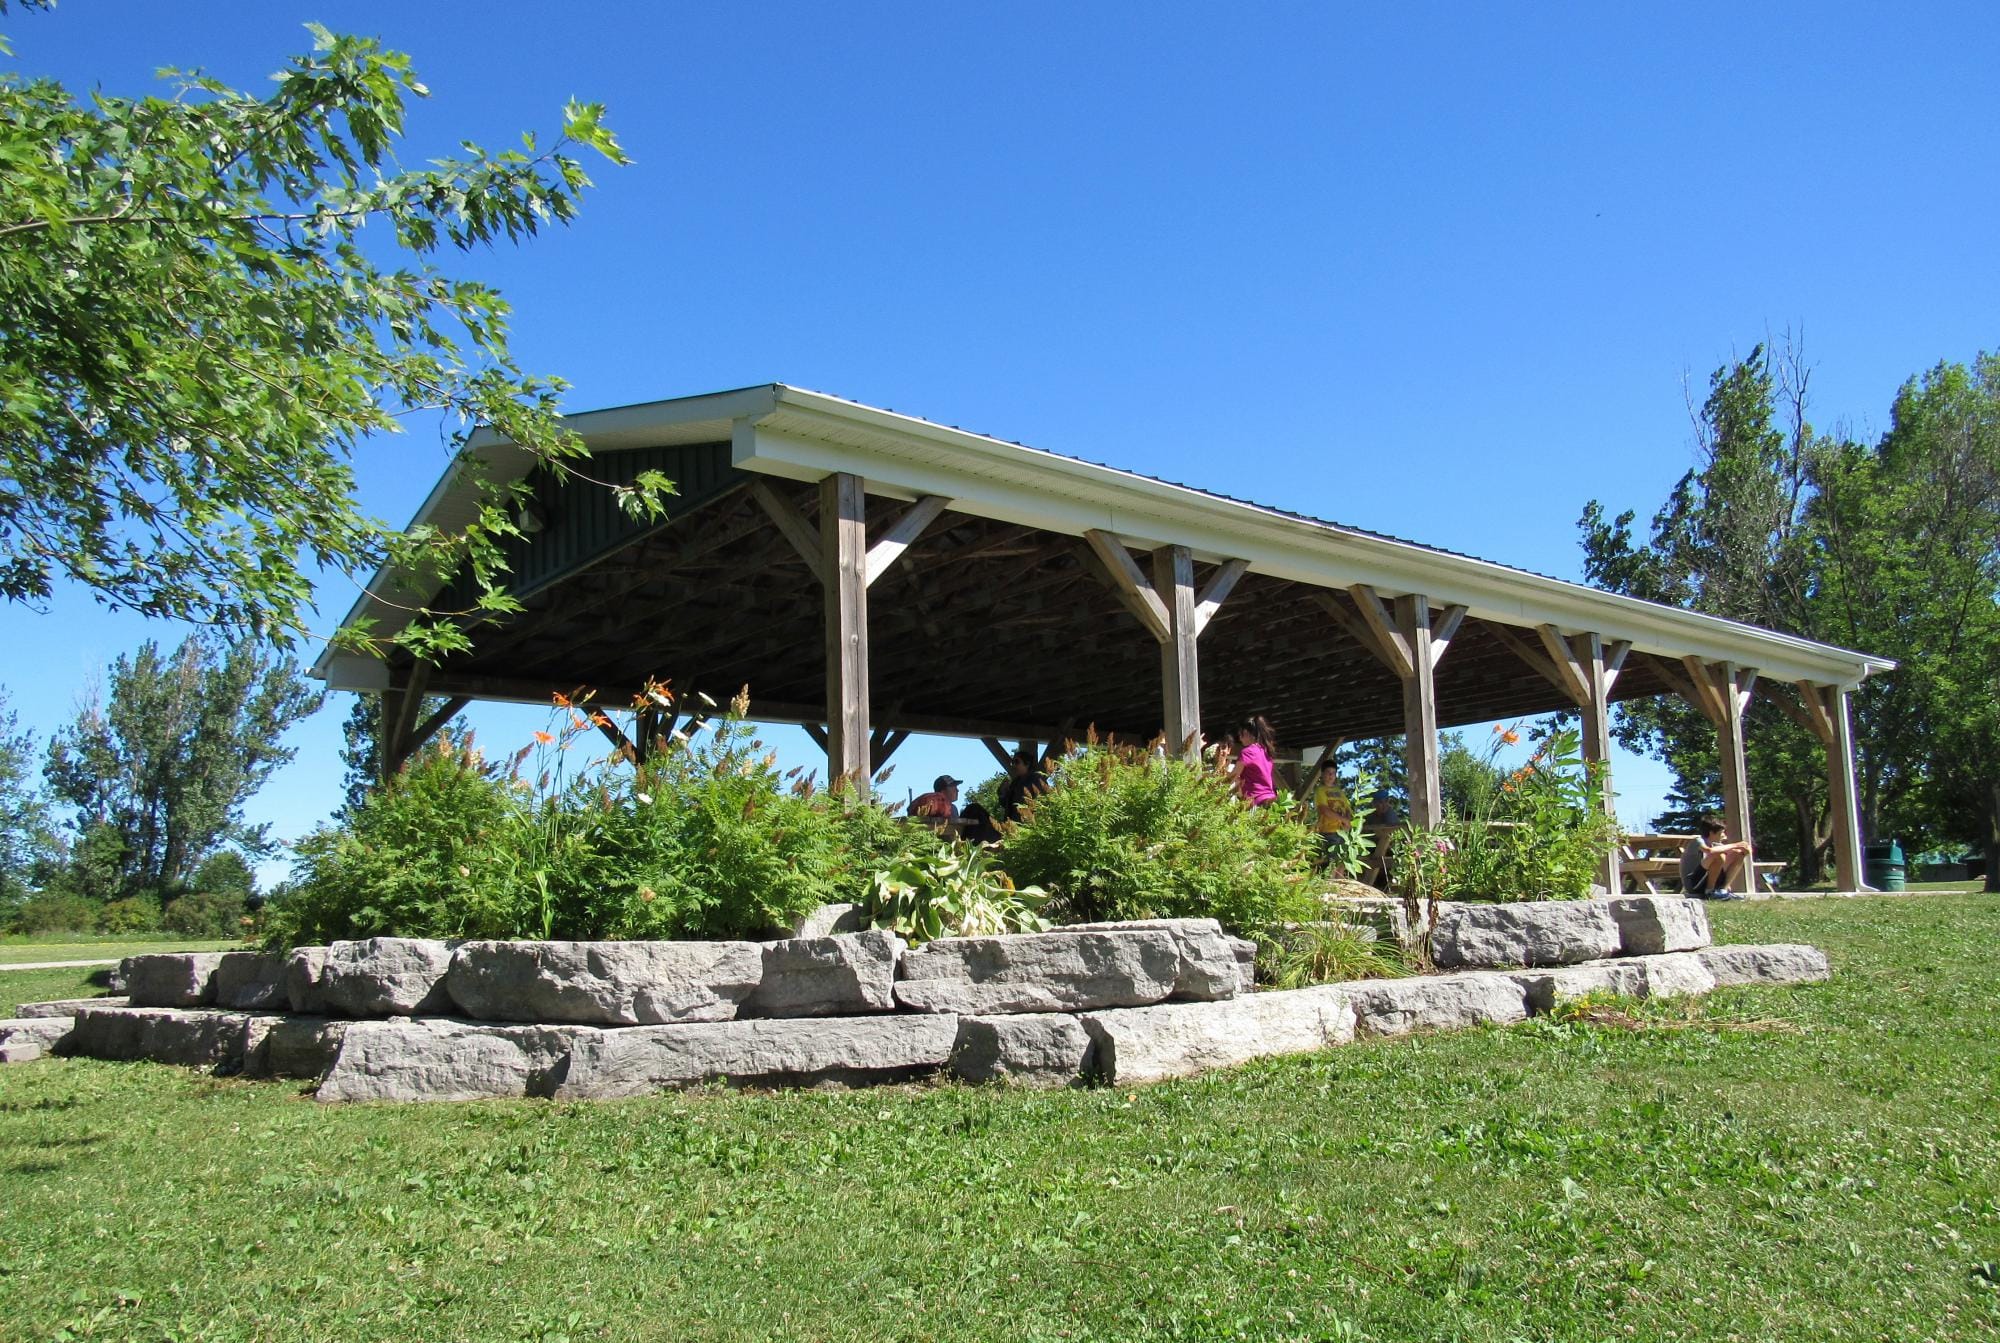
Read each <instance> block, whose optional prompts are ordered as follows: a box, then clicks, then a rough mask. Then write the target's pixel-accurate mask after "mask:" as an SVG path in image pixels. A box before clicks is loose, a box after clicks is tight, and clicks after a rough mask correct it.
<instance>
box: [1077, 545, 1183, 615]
mask: <svg viewBox="0 0 2000 1343" xmlns="http://www.w3.org/2000/svg"><path fill="white" fill-rule="evenodd" d="M1083 539H1084V542H1085V543H1086V544H1087V545H1088V546H1089V547H1090V550H1089V553H1090V554H1091V555H1094V556H1095V557H1096V558H1097V566H1098V568H1099V572H1100V573H1101V575H1102V577H1103V578H1104V580H1105V582H1106V583H1107V584H1109V585H1110V588H1111V590H1112V591H1113V592H1115V593H1117V594H1118V600H1120V601H1122V602H1124V603H1125V609H1126V610H1128V611H1130V612H1131V613H1132V614H1133V616H1134V617H1135V618H1136V619H1137V620H1138V622H1139V623H1140V624H1141V625H1144V626H1145V627H1146V630H1147V632H1148V633H1150V634H1151V635H1152V636H1153V637H1154V638H1155V639H1158V640H1159V641H1160V642H1161V643H1165V642H1167V640H1168V638H1169V637H1170V630H1169V626H1168V623H1167V607H1166V603H1165V602H1163V601H1161V600H1160V594H1159V593H1157V592H1155V591H1154V590H1153V585H1152V584H1151V583H1150V582H1148V581H1147V579H1146V575H1145V574H1143V573H1141V572H1140V571H1139V562H1138V561H1137V560H1135V559H1133V558H1132V552H1131V551H1129V550H1127V549H1125V545H1124V543H1123V542H1122V541H1120V540H1119V539H1118V538H1117V537H1115V536H1113V535H1111V533H1109V532H1101V531H1095V530H1093V531H1087V532H1085V533H1084V534H1083Z"/></svg>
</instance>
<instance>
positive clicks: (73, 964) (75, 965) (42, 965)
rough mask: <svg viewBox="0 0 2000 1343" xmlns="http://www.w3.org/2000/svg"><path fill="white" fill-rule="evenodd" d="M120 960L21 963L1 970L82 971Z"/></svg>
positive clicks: (6, 966) (3, 966)
mask: <svg viewBox="0 0 2000 1343" xmlns="http://www.w3.org/2000/svg"><path fill="white" fill-rule="evenodd" d="M116 964H118V958H117V957H115V956H114V957H112V958H111V959H110V960H104V961H19V962H16V963H15V964H12V965H0V970H81V969H84V968H86V967H88V966H92V965H116Z"/></svg>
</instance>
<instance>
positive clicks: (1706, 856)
mask: <svg viewBox="0 0 2000 1343" xmlns="http://www.w3.org/2000/svg"><path fill="white" fill-rule="evenodd" d="M1749 864H1750V845H1749V844H1748V843H1746V842H1744V841H1742V840H1731V839H1730V838H1729V828H1728V827H1727V826H1725V825H1723V823H1722V818H1721V817H1720V816H1704V817H1702V818H1701V834H1700V836H1699V837H1698V838H1696V839H1691V840H1689V841H1688V842H1687V843H1686V844H1684V845H1682V846H1681V893H1682V894H1683V895H1691V896H1695V897H1696V898H1698V899H1711V898H1712V899H1716V900H1733V899H1740V898H1741V896H1740V895H1736V894H1733V893H1732V887H1731V883H1733V882H1734V881H1735V880H1736V874H1737V873H1739V872H1742V871H1744V870H1745V869H1746V868H1747V867H1748V866H1749Z"/></svg>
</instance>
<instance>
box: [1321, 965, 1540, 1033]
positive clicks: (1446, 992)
mask: <svg viewBox="0 0 2000 1343" xmlns="http://www.w3.org/2000/svg"><path fill="white" fill-rule="evenodd" d="M1340 987H1342V988H1344V989H1346V990H1347V994H1348V997H1349V998H1350V1000H1351V1001H1352V1002H1353V1004H1354V1012H1355V1031H1356V1033H1357V1034H1360V1035H1408V1034H1410V1033H1411V1032H1412V1031H1444V1030H1457V1029H1460V1028H1463V1027H1466V1026H1477V1025H1482V1024H1486V1023H1493V1024H1499V1025H1505V1024H1507V1023H1509V1022H1514V1021H1522V1020H1525V1019H1526V1018H1527V1015H1528V999H1527V990H1526V989H1524V988H1523V987H1522V986H1521V983H1520V981H1519V980H1516V979H1513V978H1510V977H1508V976H1506V975H1492V974H1462V975H1422V976H1418V977H1415V978H1412V979H1371V980H1367V981H1364V982H1362V983H1358V984H1345V985H1341V986H1340Z"/></svg>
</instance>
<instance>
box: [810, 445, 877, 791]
mask: <svg viewBox="0 0 2000 1343" xmlns="http://www.w3.org/2000/svg"><path fill="white" fill-rule="evenodd" d="M819 542H820V574H821V577H822V579H823V580H824V582H825V593H826V773H827V780H828V782H829V783H832V782H834V781H837V780H840V779H845V780H847V781H848V783H849V785H850V786H852V787H856V788H860V789H862V790H863V791H866V790H867V788H868V782H869V777H870V773H871V771H870V769H869V759H868V495H867V493H866V491H865V490H864V489H863V488H862V481H861V477H860V476H856V475H850V474H848V473H847V472H844V471H837V472H835V473H834V474H832V475H830V476H828V477H827V478H826V479H825V480H822V481H821V482H820V486H819Z"/></svg>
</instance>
